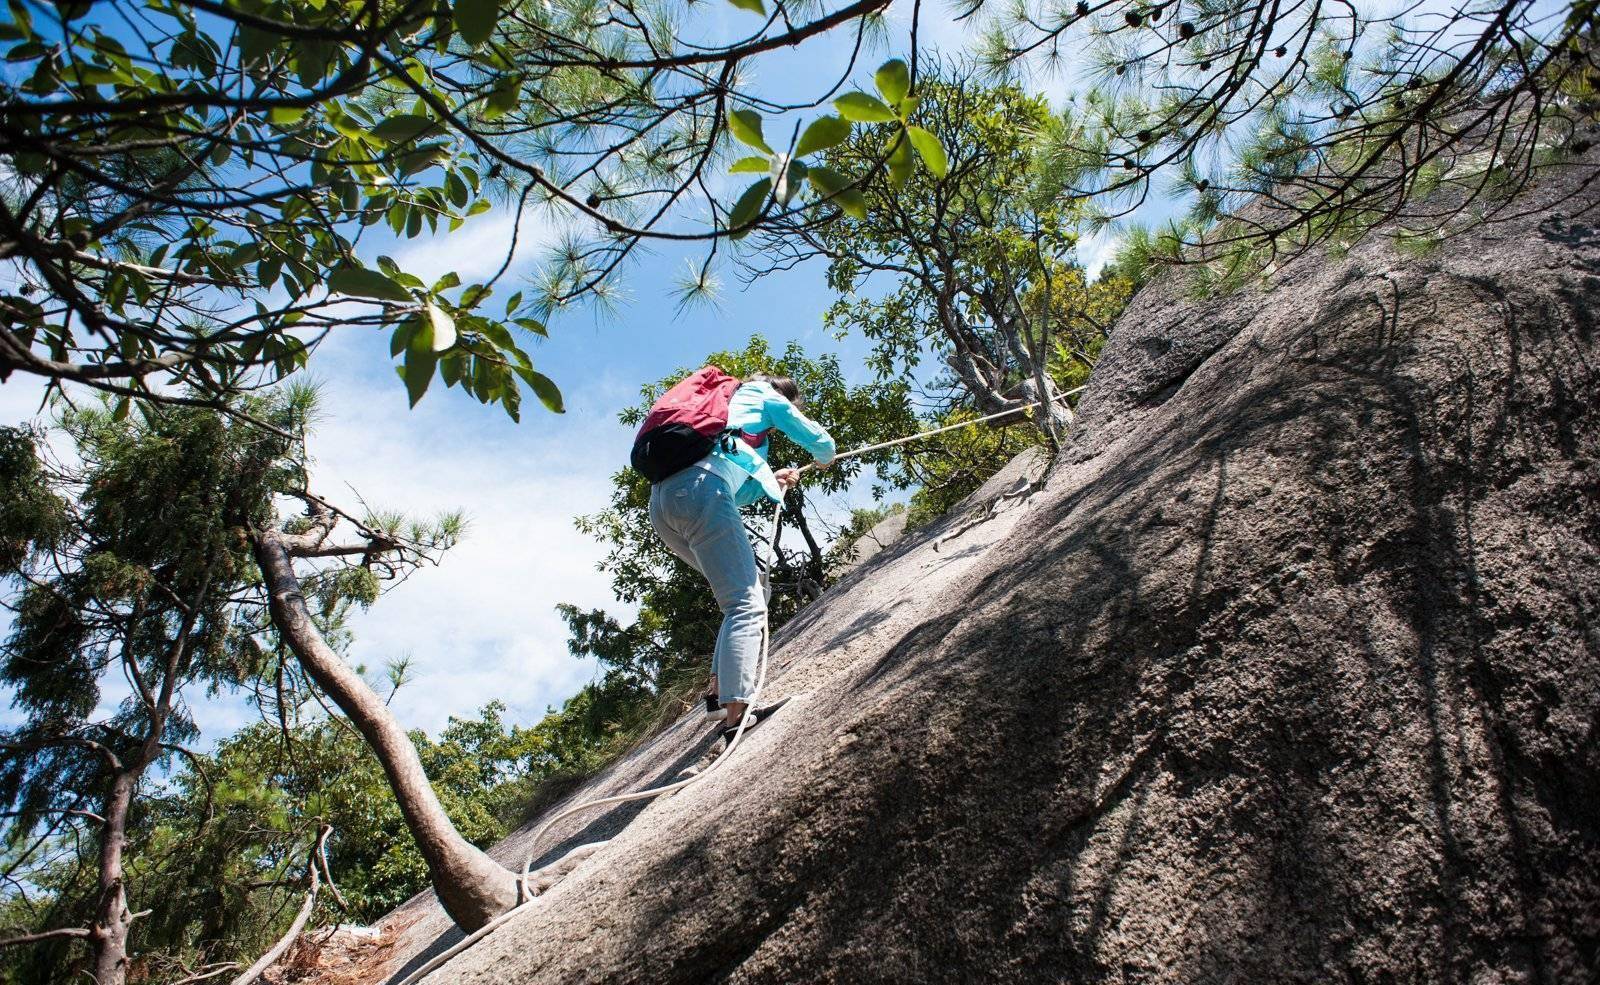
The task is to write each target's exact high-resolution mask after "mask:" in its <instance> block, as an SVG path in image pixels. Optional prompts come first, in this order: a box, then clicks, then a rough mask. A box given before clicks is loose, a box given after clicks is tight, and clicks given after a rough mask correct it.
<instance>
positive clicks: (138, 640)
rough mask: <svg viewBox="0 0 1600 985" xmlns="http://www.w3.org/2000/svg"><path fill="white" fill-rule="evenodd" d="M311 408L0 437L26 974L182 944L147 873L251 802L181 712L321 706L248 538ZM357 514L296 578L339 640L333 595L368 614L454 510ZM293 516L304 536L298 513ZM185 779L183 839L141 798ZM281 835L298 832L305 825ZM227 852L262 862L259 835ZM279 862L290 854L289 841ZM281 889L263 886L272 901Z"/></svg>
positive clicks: (264, 402)
mask: <svg viewBox="0 0 1600 985" xmlns="http://www.w3.org/2000/svg"><path fill="white" fill-rule="evenodd" d="M314 404H315V394H314V392H313V391H311V390H309V389H307V388H290V389H288V390H286V391H284V392H282V393H279V394H277V395H274V396H271V397H261V398H250V399H248V400H246V401H244V402H242V404H241V406H240V410H241V412H242V414H243V415H244V416H246V417H248V418H249V419H250V420H252V421H260V422H262V423H264V424H266V425H267V427H266V428H262V427H258V426H256V425H255V424H253V423H246V422H244V421H242V420H234V419H231V418H229V417H227V416H225V415H222V414H219V413H216V412H214V411H211V410H208V409H201V408H193V407H147V408H144V409H143V410H142V411H141V412H140V413H138V414H129V415H122V414H119V413H117V412H116V411H115V410H113V409H112V408H110V407H106V406H101V407H92V408H86V409H78V410H70V411H67V412H66V413H65V414H63V416H62V417H61V419H60V424H59V430H58V436H59V438H60V439H61V444H62V445H63V447H64V448H65V449H67V450H64V451H63V452H62V454H61V460H57V458H56V456H55V455H54V454H53V453H47V451H46V449H47V448H49V447H51V446H50V445H47V444H45V443H42V442H41V441H40V440H39V436H38V435H34V434H29V433H25V432H21V431H18V430H16V429H5V430H4V431H0V450H3V452H4V454H3V455H0V469H3V472H0V486H4V487H6V488H8V489H13V490H16V491H17V492H18V493H19V494H18V495H16V496H14V497H7V498H6V500H5V501H4V503H3V505H0V531H4V532H5V540H4V544H5V548H6V550H5V556H4V561H5V564H6V567H5V569H4V571H0V574H3V575H5V576H8V585H9V587H10V588H11V589H12V591H11V592H10V597H9V598H8V605H9V607H10V608H11V609H12V613H13V618H12V621H11V629H10V634H9V636H8V637H7V638H6V639H5V641H4V643H3V646H0V682H3V683H4V684H5V686H6V687H7V688H8V691H9V693H10V696H11V698H12V701H13V706H14V708H15V709H16V710H17V711H18V713H19V716H20V720H19V723H18V724H17V725H16V726H14V727H12V728H10V729H8V730H6V731H5V732H4V733H3V734H0V747H3V748H4V749H5V751H6V753H7V755H6V756H5V758H4V760H3V764H0V801H3V803H4V805H5V810H6V811H7V815H6V816H7V820H8V824H7V825H6V828H5V832H4V845H5V853H6V859H5V866H6V868H5V871H4V874H5V877H6V879H7V880H8V882H7V887H8V888H7V892H6V901H5V903H6V905H5V910H6V914H5V915H6V917H7V918H8V922H9V923H11V924H13V925H17V927H18V928H19V929H23V930H24V931H25V934H44V935H46V936H45V937H44V938H43V939H42V940H41V941H40V942H39V943H38V944H37V945H36V946H33V947H30V948H28V949H27V950H25V951H20V952H15V953H16V954H17V955H19V956H17V957H14V958H13V957H11V955H10V954H8V955H7V957H8V958H11V960H13V961H14V964H13V967H14V968H15V969H17V971H18V974H20V975H22V976H23V977H24V978H25V979H29V980H40V981H44V980H57V979H56V978H54V977H53V976H56V975H58V974H77V973H78V971H77V970H75V969H81V970H82V971H84V972H87V973H89V974H92V975H93V976H94V977H95V978H96V979H97V980H99V981H101V982H105V983H112V982H118V981H122V980H124V979H125V978H126V977H127V976H128V975H129V974H130V973H131V972H132V971H133V961H134V957H133V954H134V952H133V951H132V950H131V949H130V942H133V941H136V940H141V939H145V938H144V936H143V935H144V934H145V933H146V931H145V930H144V928H145V927H147V928H149V929H148V931H147V933H148V939H151V940H156V939H160V940H167V941H173V942H177V941H178V940H179V937H181V935H179V934H177V932H176V931H175V930H173V928H172V926H171V921H173V920H178V919H179V915H181V914H182V913H183V906H184V905H185V904H183V903H182V902H181V901H182V900H183V899H184V898H185V895H184V894H183V893H179V892H178V891H177V890H176V889H174V888H173V885H172V884H171V883H169V882H164V881H163V880H165V879H168V878H169V877H170V875H171V872H172V871H173V870H174V869H175V868H182V866H183V865H184V861H183V860H184V858H185V857H186V855H185V850H179V849H178V848H177V847H176V846H178V845H184V846H186V848H192V847H195V846H199V845H201V844H210V842H208V838H211V837H212V836H216V837H221V838H223V839H224V842H223V843H226V844H232V843H231V842H227V841H226V839H227V837H228V836H227V834H226V826H225V825H224V826H223V827H220V828H216V829H211V828H208V825H209V824H210V822H211V821H213V820H215V819H216V817H217V811H218V809H219V808H226V806H227V805H226V803H225V802H226V801H227V799H228V798H229V797H230V796H234V795H238V796H241V797H243V798H244V799H245V800H252V801H259V800H260V798H259V797H257V795H256V793H252V792H250V790H251V789H254V788H249V789H246V788H244V787H241V786H240V782H239V777H237V776H233V777H231V778H230V777H229V776H228V775H226V774H227V770H228V767H227V764H218V763H213V762H211V759H210V757H208V756H206V755H203V754H202V753H200V752H198V751H196V749H195V748H193V747H192V743H193V740H195V739H197V738H199V730H198V726H197V724H196V719H197V715H196V707H197V705H198V704H199V703H202V702H205V701H209V700H214V696H216V695H219V694H223V695H248V696H251V697H252V698H253V700H254V702H255V704H256V705H257V707H259V708H260V710H261V712H262V713H263V715H264V716H266V717H268V718H270V719H271V720H273V721H274V722H275V723H276V725H277V726H278V727H279V728H281V729H282V730H283V731H284V732H285V734H288V733H289V732H290V731H291V730H292V729H295V728H298V727H299V726H300V725H301V723H302V716H303V715H304V714H305V711H304V709H306V708H307V707H308V706H309V707H310V708H312V709H313V710H315V711H316V713H318V714H320V705H318V704H317V703H316V702H317V700H318V697H319V695H318V694H317V693H316V689H315V688H314V687H313V686H312V684H311V682H310V681H309V680H308V679H307V677H306V676H305V675H304V674H303V673H302V672H301V670H300V669H299V668H298V667H297V666H296V665H295V663H294V661H293V659H292V658H290V657H289V656H288V654H287V653H286V651H285V650H284V648H283V647H281V646H280V645H279V641H278V639H277V628H276V626H275V625H274V624H273V623H271V622H270V621H269V620H268V619H267V617H266V611H265V609H266V607H265V605H264V602H265V600H264V597H263V585H262V582H261V578H260V575H259V572H258V570H257V567H256V564H255V562H254V559H253V556H252V551H251V549H250V543H249V539H248V537H247V531H248V530H249V529H251V528H252V527H255V526H258V525H261V524H267V523H273V522H275V521H276V517H277V509H278V507H277V504H276V499H277V497H279V496H283V495H291V496H304V495H305V490H304V475H305V454H304V444H303V442H304V434H305V429H306V424H307V421H308V420H309V419H310V417H311V415H312V411H313V407H314ZM286 434H287V435H293V436H295V437H292V438H285V437H282V435H286ZM359 525H360V526H362V527H363V528H364V529H367V530H371V531H374V532H375V533H376V532H378V531H382V533H378V534H377V535H378V536H379V537H381V538H382V539H383V543H384V544H385V545H387V546H382V545H376V546H375V545H374V544H372V543H371V542H367V543H365V544H364V546H363V551H362V553H361V554H360V555H359V556H357V557H351V556H350V555H348V554H347V553H345V552H343V551H341V550H338V549H334V545H331V544H328V545H325V548H326V550H325V553H326V554H327V555H328V556H329V557H332V558H334V559H335V560H336V561H338V560H339V559H343V563H336V564H333V565H330V566H328V567H326V568H324V569H322V570H319V571H317V572H314V573H311V574H309V575H308V577H307V578H306V579H305V580H304V582H303V585H302V592H303V595H304V597H305V599H306V601H307V603H308V605H309V606H310V607H312V608H313V609H314V610H315V612H316V619H317V621H318V622H319V624H320V625H321V626H322V628H323V629H324V631H325V632H326V634H327V635H328V637H329V638H332V639H334V640H336V641H341V642H345V641H347V633H346V631H345V630H344V628H343V626H344V622H345V618H346V616H347V614H348V612H349V611H350V608H351V607H352V606H357V605H359V606H365V605H368V604H371V603H372V602H373V601H374V600H375V599H376V597H377V595H378V591H379V585H380V582H381V581H382V580H383V579H385V578H390V577H395V576H398V575H401V574H404V573H405V572H406V571H408V570H410V569H411V568H412V567H414V566H415V564H417V563H423V562H425V560H426V559H428V558H431V557H432V556H434V555H435V554H436V553H437V552H438V551H439V550H442V549H443V548H445V547H447V546H449V544H450V543H453V541H454V539H455V538H456V537H457V536H458V535H459V529H460V521H459V518H454V517H444V518H441V519H439V520H437V521H432V522H422V523H408V522H406V521H404V520H403V519H401V518H399V517H393V516H389V517H385V516H373V517H369V518H368V519H367V521H366V522H364V523H361V524H359ZM291 526H298V527H300V528H301V529H310V528H311V527H313V526H314V520H310V519H307V520H302V521H298V522H295V521H292V522H291ZM346 751H348V749H347V750H346ZM225 752H227V750H226V749H225ZM218 766H220V767H221V771H222V772H221V773H218V771H217V769H215V768H213V767H218ZM185 770H186V771H188V772H187V773H186V774H184V775H187V776H188V777H189V778H190V780H191V789H190V790H189V797H190V800H191V808H192V810H191V811H190V812H189V822H190V824H191V826H192V828H193V830H191V831H189V832H187V833H180V834H179V835H174V834H173V833H172V830H173V829H172V827H171V825H170V824H166V826H165V827H164V826H163V824H164V823H165V822H164V821H162V820H161V817H162V810H163V808H162V807H161V806H159V805H158V804H157V803H155V802H153V801H160V802H162V803H170V799H171V798H170V796H168V795H167V794H164V793H161V788H162V784H161V782H160V780H159V777H160V776H161V775H163V774H166V773H171V772H181V771H185ZM263 782H265V781H263ZM263 789H264V788H263ZM230 791H231V792H230ZM241 791H242V792H241ZM258 792H259V791H258ZM269 799H270V798H269ZM257 806H258V807H262V809H264V810H265V809H266V808H267V807H269V806H270V805H268V804H266V802H265V801H262V802H261V803H258V804H257ZM285 823H287V822H285ZM268 828H270V825H269V826H268V827H267V828H261V830H260V832H258V833H261V834H263V836H265V833H266V832H267V831H268ZM285 830H286V831H290V837H293V838H300V839H302V841H303V840H304V839H305V838H306V837H308V835H309V834H310V833H314V831H315V828H314V827H313V828H311V829H310V831H309V832H308V830H307V829H305V828H303V827H294V828H292V830H290V829H285ZM219 844H221V843H219ZM213 847H215V846H213ZM278 849H279V850H281V851H288V850H289V844H288V842H287V841H285V842H283V843H282V844H280V845H279V846H278ZM240 851H243V852H245V857H246V859H248V858H256V857H257V856H254V855H250V852H266V853H267V854H264V855H260V856H259V858H268V857H278V856H276V855H273V854H272V853H271V852H270V851H268V850H267V849H266V848H263V847H262V846H261V845H250V846H243V847H241V848H240ZM291 854H293V855H295V856H296V857H297V858H303V857H304V854H305V847H304V845H303V844H302V846H301V847H300V848H297V849H295V850H294V851H293V852H292V853H291ZM258 860H259V859H258ZM241 864H243V865H244V866H245V868H246V869H248V867H249V866H250V865H251V864H255V863H253V862H249V861H245V862H242V863H241ZM221 871H222V870H219V873H220V872H221ZM240 871H244V870H240ZM258 875H259V873H258ZM280 875H281V873H280ZM275 878H276V877H275ZM252 879H254V880H255V881H257V882H259V881H260V879H259V878H257V877H252ZM269 882H270V881H269ZM280 882H282V880H278V881H277V882H270V885H269V886H268V887H266V888H268V889H271V888H272V887H276V890H275V891H291V890H288V889H287V888H286V886H287V884H285V885H279V883H280ZM262 888H263V887H260V886H257V887H254V889H252V888H251V887H249V886H242V887H241V886H221V887H217V889H216V891H217V892H227V891H236V892H246V893H248V892H254V891H258V890H261V889H262ZM141 893H149V894H150V895H149V896H145V897H143V898H142V899H141V898H140V897H139V894H141ZM269 895H270V893H269ZM191 902H192V901H191ZM143 910H151V911H154V912H152V913H150V914H145V913H143V912H142V911H143ZM191 916H193V915H192V914H191ZM194 920H197V921H198V922H199V924H200V928H199V929H198V930H197V931H196V934H197V935H198V936H197V937H196V938H195V940H196V941H197V942H203V941H208V940H211V939H212V938H214V937H216V935H218V934H222V933H223V931H224V930H225V929H226V928H221V927H217V926H213V925H212V924H211V923H208V921H210V920H211V917H210V916H207V915H206V914H204V913H202V914H201V915H200V916H198V917H194ZM138 921H143V922H144V927H141V924H140V923H139V922H138ZM179 922H180V923H181V922H182V921H181V920H179ZM163 928H164V929H163ZM208 928H209V929H208ZM85 943H86V944H87V945H88V947H87V953H85V949H84V948H83V947H82V945H83V944H85ZM195 946H200V945H199V944H198V943H197V944H196V945H195ZM201 950H202V951H205V947H201Z"/></svg>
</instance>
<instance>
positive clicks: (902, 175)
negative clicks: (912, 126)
mask: <svg viewBox="0 0 1600 985" xmlns="http://www.w3.org/2000/svg"><path fill="white" fill-rule="evenodd" d="M892 143H893V144H894V150H892V151H890V152H889V161H888V164H889V184H891V185H893V186H894V187H895V188H904V187H905V184H906V179H907V178H910V177H911V163H912V162H911V142H910V141H909V140H907V139H906V136H905V134H903V133H897V134H895V135H894V139H893V141H892Z"/></svg>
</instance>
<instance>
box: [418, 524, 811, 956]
mask: <svg viewBox="0 0 1600 985" xmlns="http://www.w3.org/2000/svg"><path fill="white" fill-rule="evenodd" d="M782 510H783V503H781V502H780V503H778V504H777V505H776V506H774V507H773V510H772V528H771V530H772V532H771V533H769V534H768V535H767V542H766V550H767V551H769V552H770V551H771V550H772V549H773V546H774V544H776V542H777V539H778V517H779V514H780V513H781V511H782ZM771 646H772V626H771V623H770V621H768V620H766V619H763V620H762V623H761V661H760V663H758V664H757V665H756V689H755V690H754V691H752V692H751V693H750V698H749V700H748V701H747V702H746V703H745V709H746V714H744V715H742V716H740V718H739V725H738V727H737V728H735V729H734V732H733V737H732V738H731V739H729V740H728V745H727V747H726V748H725V749H723V750H722V754H721V755H719V756H718V757H717V758H716V759H714V760H712V762H711V765H710V766H707V767H706V768H705V769H704V770H702V771H701V772H699V773H696V774H695V775H694V776H691V777H689V778H688V779H685V780H678V781H675V782H673V783H669V784H667V785H666V786H663V787H651V788H649V789H647V790H636V791H634V792H633V793H624V794H617V795H616V796H613V797H601V798H599V799H597V800H588V801H584V802H583V803H581V804H577V805H575V806H573V807H569V808H567V809H566V810H564V811H562V812H561V813H559V814H557V815H556V816H555V817H552V818H551V819H550V820H548V821H546V822H544V824H542V825H540V826H539V830H538V831H536V832H534V835H533V841H532V842H531V844H532V845H534V846H535V847H537V846H538V844H539V842H540V841H541V840H542V839H543V838H544V836H545V834H546V833H547V832H548V831H549V830H550V829H551V828H553V827H555V826H556V825H557V824H559V823H561V822H562V821H564V820H566V819H567V818H569V817H572V816H573V815H574V814H580V813H582V812H584V811H589V810H593V809H595V808H597V807H607V806H610V805H612V804H625V803H628V802H629V801H634V800H651V799H654V798H656V797H660V796H663V795H665V794H669V793H673V792H675V791H678V790H682V789H684V788H686V787H688V786H691V785H693V784H695V783H698V782H700V781H701V780H703V779H705V778H706V777H708V776H710V775H711V774H712V773H714V772H716V770H717V767H719V766H721V765H722V764H723V763H725V762H727V761H728V760H729V759H731V758H732V757H733V750H734V749H735V748H737V747H738V745H739V740H740V739H742V738H744V733H745V730H746V729H747V728H748V727H749V725H750V720H751V719H752V718H754V717H755V714H754V712H755V708H756V702H757V701H759V700H760V698H761V691H762V689H763V688H765V687H766V686H767V662H768V661H767V658H768V653H769V651H770V648H771ZM605 844H606V842H604V841H596V842H589V843H587V844H583V845H579V846H577V847H576V848H574V849H572V850H571V851H569V852H567V853H566V854H565V855H563V856H561V857H560V858H558V859H556V860H555V861H554V862H551V863H550V864H549V865H547V866H545V867H544V868H541V869H540V870H539V872H543V871H545V869H550V868H554V867H556V866H558V865H560V864H562V863H563V862H566V861H567V860H568V859H572V858H573V857H574V856H579V857H582V856H587V855H592V854H594V852H595V851H597V850H598V849H599V848H600V847H601V846H602V845H605ZM536 858H538V855H537V853H535V854H530V855H529V856H528V859H527V861H526V862H524V863H523V864H522V874H521V875H520V876H518V877H517V891H518V895H519V896H521V898H522V899H521V902H519V903H518V904H517V905H516V906H514V907H512V908H511V909H509V910H507V911H506V912H504V913H502V914H500V915H499V916H498V917H495V918H494V919H493V920H490V921H489V922H488V923H486V924H484V925H483V926H482V927H479V928H478V929H477V930H475V931H473V932H472V933H471V934H468V935H467V936H466V937H464V938H462V939H461V940H460V941H457V942H456V943H455V944H454V945H453V946H451V947H450V948H448V949H446V950H445V951H443V952H441V953H439V954H437V955H435V956H434V957H433V958H431V959H429V960H428V961H427V962H426V963H425V964H423V965H422V967H420V968H418V969H417V970H416V971H413V972H412V973H411V974H409V975H407V976H406V977H405V979H404V980H402V981H401V982H400V983H399V985H416V983H417V982H420V981H421V980H422V979H424V978H426V977H427V976H428V975H430V974H432V973H433V972H434V971H435V970H437V969H438V968H439V967H440V966H441V965H443V964H445V963H446V962H447V961H449V960H450V959H452V958H454V957H455V956H456V955H458V954H460V953H461V952H462V951H465V950H466V949H467V948H469V947H471V946H472V945H474V944H476V943H478V941H480V940H482V939H483V938H485V937H487V936H488V935H489V934H491V933H493V932H494V931H495V930H497V929H498V928H499V927H500V926H501V925H502V924H504V923H505V922H506V921H508V920H510V919H511V918H512V917H514V916H516V915H517V914H518V913H521V912H522V910H523V909H524V908H526V907H528V906H530V905H531V904H532V903H533V902H534V900H536V899H538V898H539V893H538V891H537V889H536V887H535V886H534V885H533V879H534V877H535V876H537V875H538V872H534V871H533V861H534V859H536Z"/></svg>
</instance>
